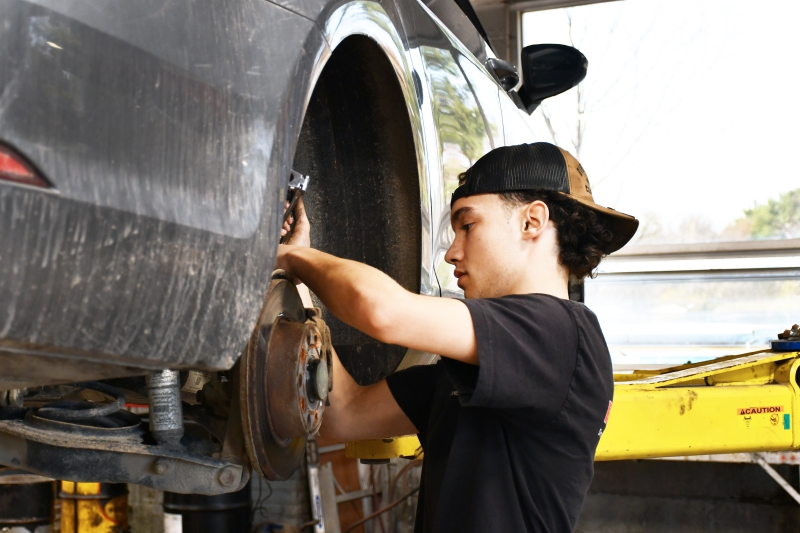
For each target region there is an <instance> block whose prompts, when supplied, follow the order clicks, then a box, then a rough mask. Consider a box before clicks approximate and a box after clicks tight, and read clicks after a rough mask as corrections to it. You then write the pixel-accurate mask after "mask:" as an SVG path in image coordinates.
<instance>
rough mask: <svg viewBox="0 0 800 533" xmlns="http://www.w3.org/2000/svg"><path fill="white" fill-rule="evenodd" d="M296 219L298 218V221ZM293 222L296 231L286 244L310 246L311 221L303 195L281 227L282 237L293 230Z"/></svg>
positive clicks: (287, 203)
mask: <svg viewBox="0 0 800 533" xmlns="http://www.w3.org/2000/svg"><path fill="white" fill-rule="evenodd" d="M288 208H289V202H286V207H285V209H288ZM295 219H297V220H296V222H295ZM292 222H295V225H294V231H293V232H292V236H291V237H289V240H288V241H286V243H285V244H290V245H293V246H305V247H306V248H308V247H310V246H311V223H310V222H309V221H308V216H306V206H305V205H304V204H303V198H302V197H300V198H298V199H297V203H296V204H295V205H294V211H292V214H291V215H289V218H288V219H286V222H284V223H283V227H282V228H281V237H284V236H286V235H287V234H288V233H289V231H291V228H292ZM278 268H280V267H278Z"/></svg>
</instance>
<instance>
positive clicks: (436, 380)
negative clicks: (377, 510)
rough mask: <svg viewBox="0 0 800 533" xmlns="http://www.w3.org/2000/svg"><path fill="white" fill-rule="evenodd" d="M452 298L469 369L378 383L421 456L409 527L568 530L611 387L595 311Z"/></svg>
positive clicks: (452, 364) (441, 366)
mask: <svg viewBox="0 0 800 533" xmlns="http://www.w3.org/2000/svg"><path fill="white" fill-rule="evenodd" d="M464 304H465V305H466V306H467V307H468V308H469V311H470V314H471V315H472V320H473V322H474V324H475V336H476V338H477V342H478V360H479V362H480V366H474V365H469V364H466V363H462V362H459V361H455V360H452V359H445V358H442V360H441V361H439V363H437V364H435V365H429V366H416V367H412V368H409V369H407V370H404V371H401V372H397V373H396V374H393V375H391V376H389V377H388V378H387V382H388V385H389V389H390V390H391V391H392V395H394V398H395V399H396V400H397V403H398V404H399V405H400V407H401V408H402V409H403V411H404V412H405V414H406V415H407V416H408V418H409V419H411V421H412V422H413V423H414V426H415V427H416V428H417V429H418V430H419V438H420V442H421V444H422V448H423V450H424V451H425V460H424V462H423V468H422V489H421V491H420V495H419V506H418V508H417V518H416V526H415V528H414V531H415V532H416V533H432V532H436V533H445V532H452V531H458V532H460V533H468V532H481V533H483V532H487V531H492V532H495V531H496V532H501V533H503V532H508V533H512V532H513V533H518V532H523V531H527V532H533V531H535V532H550V533H555V532H559V533H560V532H567V531H572V530H573V528H574V527H575V522H576V520H577V519H578V514H579V512H580V509H581V506H582V505H583V500H584V497H585V496H586V491H587V489H588V488H589V483H590V482H591V480H592V475H593V473H594V465H593V463H594V453H595V449H596V448H597V443H598V441H599V440H600V435H601V434H602V432H603V430H604V428H605V422H606V421H607V414H608V412H609V410H610V408H611V400H612V395H613V392H614V378H613V374H612V370H611V357H610V355H609V353H608V347H607V346H606V342H605V339H604V338H603V333H602V332H601V331H600V324H599V323H598V322H597V317H596V316H595V315H594V313H592V312H591V311H590V310H589V309H587V308H586V307H585V306H584V305H583V304H580V303H577V302H571V301H569V300H562V299H560V298H556V297H553V296H548V295H543V294H527V295H512V296H505V297H503V298H487V299H475V300H465V301H464Z"/></svg>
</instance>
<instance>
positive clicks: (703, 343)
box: [522, 0, 800, 368]
mask: <svg viewBox="0 0 800 533" xmlns="http://www.w3.org/2000/svg"><path fill="white" fill-rule="evenodd" d="M798 15H800V5H798V4H797V3H796V2H790V1H778V0H776V1H772V2H768V3H758V4H754V3H753V2H749V1H744V0H628V1H626V2H606V3H601V4H594V5H585V6H579V7H572V8H566V9H554V10H543V11H534V12H529V13H526V14H525V15H523V18H522V27H523V44H524V45H528V44H535V43H548V42H549V43H561V44H568V45H572V46H575V47H576V48H578V49H579V50H581V51H582V52H583V53H584V54H585V55H586V56H587V58H588V59H589V73H588V76H587V77H586V80H585V81H584V82H583V83H582V84H581V85H580V86H578V87H577V88H575V89H572V90H570V91H568V92H566V93H564V94H562V95H559V96H557V97H554V98H551V99H549V100H547V101H545V103H543V104H542V106H541V107H540V108H539V109H538V110H537V111H536V112H535V113H534V115H533V118H532V121H533V125H534V127H535V131H536V133H537V135H538V137H539V139H541V140H549V141H555V142H556V143H557V144H559V145H560V146H562V147H564V148H566V149H568V150H569V151H571V152H572V153H573V154H575V155H576V156H577V157H578V159H579V160H580V161H581V162H582V164H583V166H584V167H585V168H586V169H587V171H588V173H589V177H590V180H591V182H592V184H593V189H594V196H595V199H596V200H597V201H598V203H601V204H604V205H610V206H612V207H614V208H616V209H618V210H621V211H623V212H626V213H631V214H634V215H635V216H637V217H638V218H639V219H640V220H641V222H642V224H641V227H640V230H639V232H638V234H637V236H636V237H635V239H634V240H633V241H632V242H631V243H630V244H629V245H628V246H626V247H625V248H623V249H622V250H621V251H620V252H618V253H617V254H614V255H613V256H612V257H610V258H608V259H606V260H605V261H604V262H603V264H601V266H600V269H599V274H598V276H597V278H596V279H592V280H587V282H586V285H585V301H586V304H587V305H588V306H589V307H590V308H591V309H593V310H594V311H595V312H596V313H597V315H598V317H599V319H600V322H601V324H602V326H603V330H604V332H605V334H606V336H607V340H608V343H609V345H610V347H611V349H612V357H613V359H614V364H615V366H616V367H617V368H625V367H628V368H632V367H637V368H642V367H645V368H647V367H650V366H663V365H666V364H676V363H685V362H686V361H689V360H690V361H692V362H697V361H700V360H705V359H710V358H713V357H717V356H721V355H728V354H733V353H743V352H746V351H752V350H757V349H760V348H763V347H765V346H767V345H768V341H769V340H770V339H774V338H775V337H776V334H777V333H778V331H782V330H783V329H785V328H787V327H789V326H791V324H793V323H797V322H800V172H798V170H797V163H796V162H795V161H794V157H793V154H794V153H795V152H796V146H797V145H798V142H799V141H800V133H799V132H798V128H797V124H798V123H800V106H797V96H796V94H795V93H796V89H795V86H794V84H793V83H792V79H793V78H794V69H795V67H794V66H793V56H794V51H795V50H796V49H797V44H798V43H797V41H798V37H797V33H796V31H795V29H794V27H793V25H794V21H796V20H797V18H798Z"/></svg>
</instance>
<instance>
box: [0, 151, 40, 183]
mask: <svg viewBox="0 0 800 533" xmlns="http://www.w3.org/2000/svg"><path fill="white" fill-rule="evenodd" d="M0 180H5V181H13V182H16V183H23V184H25V185H31V186H33V187H44V188H49V187H50V184H49V183H47V181H46V180H45V179H44V178H42V177H41V176H40V175H39V174H38V172H36V170H34V168H33V167H32V166H31V165H30V164H29V163H27V162H26V161H25V160H24V159H23V158H22V156H20V155H19V154H17V153H16V152H14V151H12V150H11V149H10V148H8V147H6V146H3V145H0Z"/></svg>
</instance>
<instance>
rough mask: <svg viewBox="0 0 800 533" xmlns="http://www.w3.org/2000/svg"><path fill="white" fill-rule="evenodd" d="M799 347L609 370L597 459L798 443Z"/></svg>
mask: <svg viewBox="0 0 800 533" xmlns="http://www.w3.org/2000/svg"><path fill="white" fill-rule="evenodd" d="M798 369H800V352H796V351H792V352H777V351H772V350H762V351H758V352H752V353H747V354H742V355H734V356H728V357H721V358H718V359H714V360H712V361H706V362H703V363H695V364H686V365H681V366H675V367H671V368H665V369H661V370H652V371H646V370H643V371H634V372H633V373H630V374H615V375H614V402H613V406H612V409H611V415H610V417H609V421H608V424H607V426H606V430H605V432H604V433H603V435H602V436H601V438H600V444H599V445H598V447H597V455H596V457H595V460H597V461H613V460H620V459H646V458H656V457H674V456H688V455H706V454H730V453H738V452H751V453H752V452H772V451H786V450H795V449H800V427H798V424H797V417H796V416H795V415H796V414H798V413H800V387H798V383H797V379H798V375H797V374H798ZM346 454H347V456H348V457H351V458H358V459H361V460H373V461H374V460H385V459H391V458H393V457H409V458H413V457H419V456H420V455H421V454H422V448H421V447H420V443H419V440H417V437H416V436H405V437H396V438H393V439H378V440H369V441H359V442H351V443H348V444H347V445H346Z"/></svg>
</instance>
